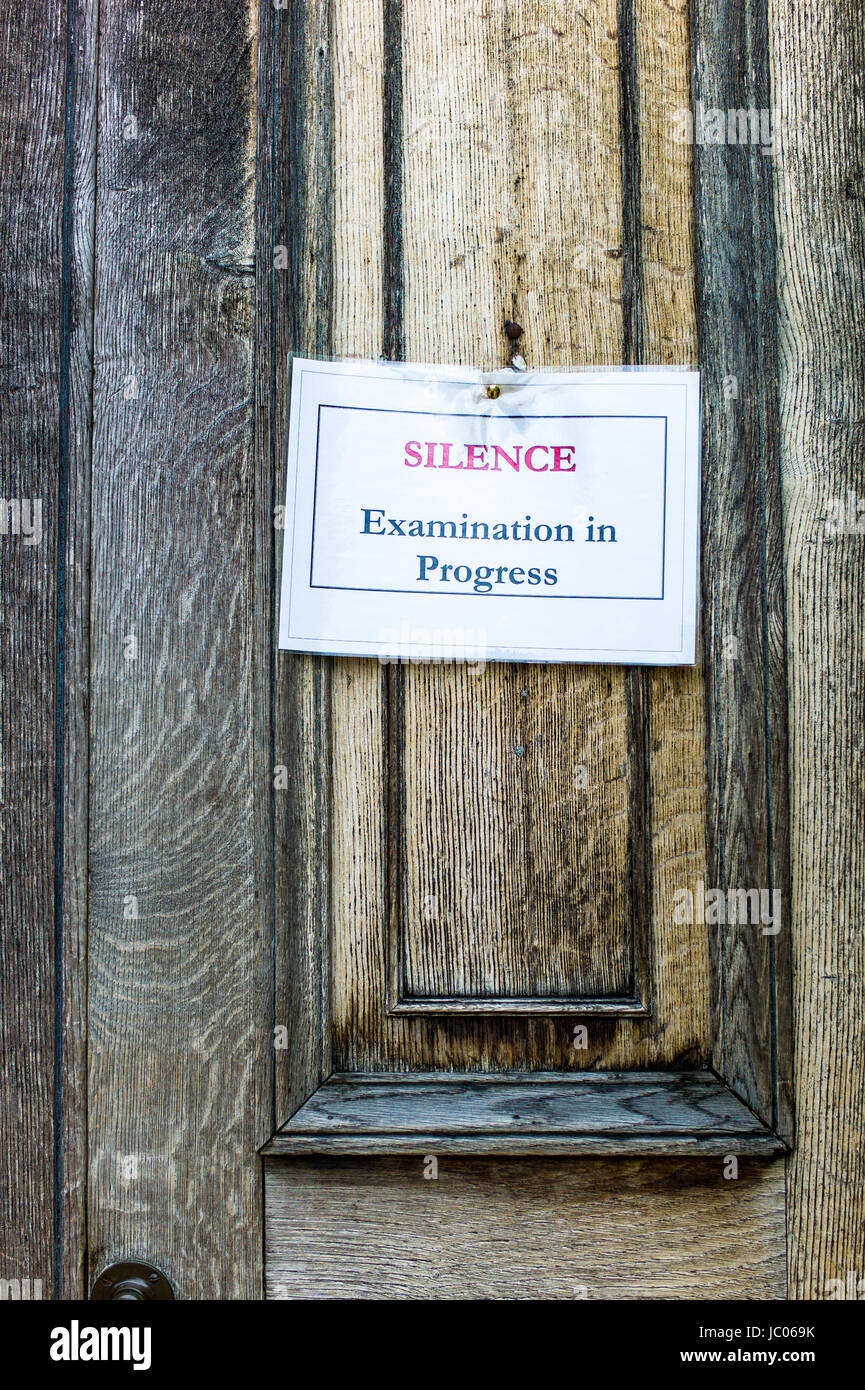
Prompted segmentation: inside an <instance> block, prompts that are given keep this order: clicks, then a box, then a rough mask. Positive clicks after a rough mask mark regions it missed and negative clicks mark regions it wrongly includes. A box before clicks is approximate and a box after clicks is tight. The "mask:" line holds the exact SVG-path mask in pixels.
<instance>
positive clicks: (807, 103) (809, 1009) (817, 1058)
mask: <svg viewBox="0 0 865 1390" xmlns="http://www.w3.org/2000/svg"><path fill="white" fill-rule="evenodd" d="M771 13H772V27H771V36H772V77H773V84H774V86H773V101H774V103H775V106H776V122H775V128H776V131H777V138H778V144H779V153H778V156H777V157H776V159H775V160H774V161H773V162H774V173H775V190H776V220H777V230H778V283H779V290H780V323H781V354H780V355H781V410H782V414H781V419H782V456H783V477H784V504H785V513H786V587H787V615H788V644H787V650H788V662H789V666H788V671H789V683H790V729H791V740H792V756H791V838H792V861H793V903H792V928H793V934H794V959H795V976H794V979H795V993H794V1012H795V1019H796V1033H795V1037H796V1053H795V1077H796V1116H797V1125H796V1131H797V1140H796V1147H795V1150H794V1152H793V1156H792V1158H791V1159H790V1163H789V1243H790V1257H789V1262H790V1297H792V1298H806V1299H818V1298H827V1297H837V1296H838V1290H837V1288H836V1287H835V1286H833V1285H832V1283H831V1282H830V1281H832V1280H840V1281H841V1286H842V1291H841V1296H843V1297H847V1298H851V1297H853V1298H855V1297H856V1296H857V1293H856V1291H855V1289H856V1285H857V1283H858V1281H859V1280H861V1278H862V1277H863V1274H865V1235H863V1232H865V1145H863V1134H862V1115H863V1111H865V1071H863V1022H862V1020H863V1018H865V939H863V934H862V900H863V895H865V837H863V833H862V826H863V822H865V776H863V763H862V747H863V744H862V730H863V727H865V700H863V689H865V679H863V678H865V628H863V619H862V615H863V608H865V562H863V547H865V537H863V535H862V532H861V529H860V530H859V531H858V532H857V530H856V527H857V525H858V526H859V527H860V528H862V527H863V522H862V521H861V519H860V518H861V516H862V515H863V514H865V451H863V431H862V420H863V417H865V338H863V319H865V305H863V284H865V224H863V198H865V185H863V179H862V169H861V160H860V158H859V155H860V152H861V150H862V146H863V140H865V108H863V102H862V92H861V78H862V72H863V69H865V28H863V11H862V6H861V4H858V3H846V2H845V0H831V3H828V4H826V5H823V6H821V7H820V8H819V9H816V8H814V7H812V6H809V5H807V4H805V3H802V0H799V3H796V4H794V5H792V6H780V5H777V4H775V5H772V6H771ZM857 161H858V162H857ZM851 1274H852V1287H853V1292H851ZM858 1296H859V1297H861V1293H860V1294H859V1295H858Z"/></svg>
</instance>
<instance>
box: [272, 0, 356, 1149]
mask: <svg viewBox="0 0 865 1390" xmlns="http://www.w3.org/2000/svg"><path fill="white" fill-rule="evenodd" d="M331 10H332V7H331V5H330V4H329V2H328V0H310V3H297V4H292V5H291V6H290V7H289V8H287V9H284V10H282V9H280V10H277V9H272V10H271V9H268V7H266V6H263V7H262V11H261V15H262V26H263V27H262V32H261V52H260V60H259V73H260V83H259V100H260V103H261V105H262V108H263V109H262V112H261V116H260V125H259V141H258V144H259V158H260V160H261V161H262V162H261V165H260V177H259V181H258V184H257V191H256V203H257V225H258V242H257V244H258V251H259V272H258V286H257V288H258V294H257V319H256V336H257V350H258V355H259V364H258V366H259V370H258V382H259V386H258V393H259V394H258V410H257V459H258V463H257V476H258V479H259V481H258V487H259V490H260V492H263V493H264V495H265V496H266V495H267V490H268V488H269V487H270V486H271V485H272V486H273V489H274V490H273V492H272V493H271V495H270V510H271V514H272V515H273V514H274V509H275V508H276V507H277V506H279V504H280V503H281V502H282V501H283V500H284V498H285V458H286V447H287V434H286V427H287V402H288V389H289V380H290V363H291V355H292V353H300V354H305V355H307V356H314V357H315V356H319V357H329V356H331V354H332V351H333V324H334V314H335V305H336V303H337V302H338V292H337V291H336V290H335V287H334V245H335V228H334V201H333V196H334V195H333V187H334V179H333V166H334V140H335V109H334V102H333V66H334V55H333V49H332V43H333V30H332V14H331ZM259 518H260V525H261V526H262V528H264V527H267V526H268V522H267V516H266V514H265V515H264V516H262V512H261V508H259ZM260 535H261V540H262V544H263V545H266V547H267V552H268V555H269V556H270V567H269V572H268V574H267V575H262V580H263V583H262V585H261V587H260V588H259V589H258V591H257V594H256V609H257V614H258V617H257V623H256V626H257V631H258V642H259V647H258V652H259V661H260V662H261V664H262V677H263V679H268V678H269V681H270V688H268V689H265V686H264V684H263V679H260V680H259V682H258V687H257V688H258V691H259V694H260V698H259V701H258V703H257V706H256V719H257V720H258V721H259V727H261V728H262V730H263V732H262V734H261V735H260V741H261V740H262V739H263V740H264V742H263V746H266V747H267V748H268V749H269V754H268V756H267V759H266V761H261V760H260V761H259V764H258V765H259V768H260V769H261V776H262V781H261V782H260V783H259V786H260V790H261V793H262V795H264V794H266V795H267V797H268V798H269V799H270V802H271V805H272V812H271V819H270V821H269V822H268V823H267V825H266V826H265V833H266V834H267V835H268V838H266V839H264V840H263V841H259V844H260V847H261V854H260V858H259V873H260V875H261V877H260V879H259V885H260V886H259V896H260V897H262V896H263V897H266V898H268V899H269V901H270V902H271V903H272V908H271V910H270V913H269V916H268V918H267V921H266V924H265V925H269V924H270V923H273V924H275V926H274V928H273V930H274V933H275V934H274V936H273V937H271V938H270V940H271V941H273V943H274V964H273V968H274V1012H273V1018H272V1024H273V1026H274V1027H275V1028H277V1029H280V1030H282V1032H281V1034H280V1035H279V1036H280V1038H281V1039H282V1038H283V1037H284V1039H285V1040H284V1041H282V1042H281V1045H280V1046H279V1047H278V1048H277V1050H276V1052H275V1058H274V1092H273V1095H274V1110H273V1114H274V1123H278V1121H279V1118H280V1116H282V1115H284V1114H286V1113H290V1112H291V1110H292V1109H294V1108H295V1107H296V1106H297V1105H298V1104H299V1103H300V1101H301V1100H302V1099H303V1098H304V1097H305V1096H306V1095H307V1094H308V1093H309V1090H310V1088H311V1087H313V1086H316V1085H318V1084H319V1082H320V1081H321V1080H322V1079H323V1078H324V1077H325V1076H326V1075H327V1073H328V1072H329V1070H330V1035H329V1030H328V1028H327V1026H326V1024H325V1022H324V1020H325V1019H326V1017H327V1014H328V1008H329V1005H328V991H329V981H330V960H329V938H330V914H331V895H332V891H333V888H332V883H331V878H330V875H329V873H328V872H327V870H326V867H325V866H326V865H327V861H328V855H329V839H330V824H331V806H332V788H331V775H330V765H331V737H332V735H331V694H330V690H331V680H332V669H333V663H332V662H331V661H330V659H328V658H319V657H305V656H298V657H287V656H286V655H285V654H284V653H276V654H274V650H275V647H276V643H277V599H276V595H277V593H278V585H277V583H276V576H277V574H278V560H279V559H280V558H281V541H282V531H281V530H277V529H275V528H274V527H272V526H270V527H268V529H267V531H265V530H264V529H262V531H261V532H260ZM277 541H278V542H279V557H278V556H277V554H276V543H277ZM265 643H266V645H265ZM264 778H267V780H266V781H264V780H263V779H264ZM265 788H267V791H266V793H265ZM271 825H272V834H270V833H269V827H270V826H271ZM268 1041H269V1042H272V1038H271V1039H268ZM264 1137H265V1136H262V1138H264Z"/></svg>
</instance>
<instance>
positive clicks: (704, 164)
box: [691, 0, 792, 1136]
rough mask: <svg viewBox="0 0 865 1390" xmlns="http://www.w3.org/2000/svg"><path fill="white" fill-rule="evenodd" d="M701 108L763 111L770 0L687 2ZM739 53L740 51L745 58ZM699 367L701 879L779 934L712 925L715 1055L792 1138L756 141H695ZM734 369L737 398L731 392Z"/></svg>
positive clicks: (773, 356)
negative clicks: (767, 915) (775, 923)
mask: <svg viewBox="0 0 865 1390" xmlns="http://www.w3.org/2000/svg"><path fill="white" fill-rule="evenodd" d="M691 13H692V35H691V37H692V45H693V52H694V55H695V66H694V101H695V102H697V101H700V102H702V103H703V105H704V107H706V108H720V109H721V110H723V111H724V112H725V113H726V112H727V111H729V110H736V109H739V108H743V107H744V108H750V109H752V110H757V111H759V110H762V109H768V108H769V106H770V96H769V48H768V30H767V17H766V0H744V2H742V0H735V3H733V0H725V3H723V4H720V5H719V4H717V3H716V0H693V3H692V8H691ZM746 55H747V60H746ZM694 171H695V205H696V223H697V243H696V244H697V285H698V298H697V303H698V316H699V334H700V364H701V368H702V371H703V441H704V443H703V528H702V545H703V562H702V569H703V641H704V648H705V654H706V674H707V684H706V699H707V708H706V726H707V730H708V734H709V739H708V749H707V767H708V779H709V796H708V805H709V851H708V865H707V873H708V878H707V882H708V883H709V884H710V885H712V886H717V887H720V888H722V889H723V890H724V891H726V890H727V889H728V888H759V889H767V890H768V891H770V892H774V893H775V894H776V895H777V900H778V901H780V904H781V914H780V915H781V921H782V930H781V933H780V934H779V936H778V937H777V938H775V937H772V936H769V935H764V934H762V933H761V932H760V931H755V930H754V929H753V928H751V927H744V928H742V927H731V926H729V925H728V926H727V927H723V928H715V929H710V939H711V946H712V951H713V960H714V1028H713V1031H714V1035H715V1037H714V1042H713V1063H714V1065H715V1067H716V1068H717V1069H718V1070H719V1071H720V1072H722V1073H723V1074H724V1075H725V1076H726V1077H727V1079H728V1080H729V1082H730V1085H731V1086H733V1087H734V1089H735V1090H737V1091H738V1092H739V1094H740V1095H741V1096H742V1097H743V1098H744V1099H745V1100H746V1101H747V1102H748V1104H749V1105H751V1106H752V1107H753V1108H754V1109H755V1110H756V1111H757V1113H758V1114H760V1115H761V1116H762V1117H763V1118H764V1119H765V1120H766V1121H767V1123H769V1124H772V1125H773V1126H775V1127H777V1129H778V1131H779V1132H780V1133H781V1134H783V1135H785V1136H789V1135H790V1133H791V1125H792V1115H791V1093H790V1047H789V1022H790V1014H789V1010H790V981H789V965H790V954H789V943H790V876H789V859H788V837H787V801H788V787H787V763H786V730H787V704H786V684H785V676H784V653H785V631H784V629H785V618H784V599H783V586H782V569H781V541H782V533H781V494H780V456H779V442H778V441H779V423H778V358H777V332H778V330H777V303H776V289H775V231H774V221H773V204H772V180H771V161H770V160H769V159H768V158H767V156H766V154H764V153H763V151H762V150H761V149H760V147H759V146H758V145H743V144H730V143H724V144H706V143H702V144H697V145H695V146H694ZM732 378H734V379H735V382H736V386H737V391H738V394H737V395H736V396H734V397H728V396H726V395H725V385H726V384H727V383H728V382H729V380H730V379H732Z"/></svg>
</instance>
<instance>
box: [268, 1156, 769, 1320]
mask: <svg viewBox="0 0 865 1390" xmlns="http://www.w3.org/2000/svg"><path fill="white" fill-rule="evenodd" d="M423 1174H424V1160H423V1159H422V1158H420V1157H418V1158H414V1159H409V1158H403V1159H382V1158H373V1159H353V1160H348V1161H347V1160H344V1159H343V1160H339V1159H327V1158H320V1159H304V1160H290V1161H281V1162H277V1161H270V1162H267V1163H266V1164H265V1183H266V1211H267V1221H266V1231H265V1234H266V1253H265V1260H266V1266H267V1296H268V1297H269V1298H287V1299H294V1298H328V1299H329V1298H335V1299H337V1298H363V1299H404V1298H405V1299H409V1298H421V1299H488V1298H490V1299H492V1298H495V1299H499V1298H506V1299H531V1298H534V1299H573V1298H577V1299H583V1298H586V1299H594V1298H615V1299H633V1298H640V1299H644V1298H680V1299H718V1298H736V1299H749V1298H758V1299H766V1298H783V1297H784V1193H783V1172H782V1168H781V1166H780V1165H778V1164H775V1165H771V1164H770V1165H767V1164H761V1163H759V1162H756V1163H755V1162H753V1161H751V1162H747V1161H746V1162H743V1163H742V1164H740V1167H739V1177H738V1179H736V1180H735V1181H725V1180H724V1178H723V1176H722V1164H721V1162H720V1161H719V1160H713V1161H708V1160H701V1161H695V1160H689V1161H681V1160H669V1159H658V1158H653V1159H649V1160H645V1161H643V1162H639V1161H633V1160H632V1161H623V1160H616V1159H609V1158H605V1159H580V1160H576V1161H570V1162H568V1163H562V1162H560V1161H556V1160H553V1159H550V1160H546V1161H545V1160H537V1159H524V1158H520V1159H510V1160H508V1159H498V1160H495V1159H452V1158H446V1159H442V1160H441V1161H440V1162H439V1165H438V1178H437V1179H435V1180H430V1181H426V1180H425V1179H424V1176H423Z"/></svg>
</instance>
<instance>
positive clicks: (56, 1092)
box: [0, 4, 93, 1298]
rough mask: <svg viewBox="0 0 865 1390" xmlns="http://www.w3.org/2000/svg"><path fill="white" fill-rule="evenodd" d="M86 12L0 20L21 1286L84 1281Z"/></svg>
mask: <svg viewBox="0 0 865 1390" xmlns="http://www.w3.org/2000/svg"><path fill="white" fill-rule="evenodd" d="M92 19H93V11H92V7H91V6H89V5H87V4H82V5H80V6H78V7H72V8H71V9H67V8H66V7H59V8H55V9H54V10H52V11H51V12H50V13H44V12H43V11H41V10H38V11H37V9H36V7H35V6H32V5H25V6H16V7H15V8H14V9H11V10H6V11H4V14H3V18H2V21H0V25H2V37H0V171H2V172H0V203H2V215H0V221H2V224H3V227H4V233H5V236H4V255H3V258H2V265H0V301H2V304H3V338H4V348H3V367H2V370H0V499H2V502H0V506H2V516H0V528H2V529H0V587H2V602H3V623H2V632H0V666H2V670H3V683H4V691H3V700H2V702H0V810H2V815H0V858H2V865H3V872H2V879H0V915H2V932H0V981H2V1004H3V1007H2V1009H0V1052H2V1055H3V1058H4V1084H3V1087H2V1093H0V1105H2V1111H0V1243H2V1245H0V1278H2V1279H4V1280H7V1279H8V1280H20V1281H28V1282H26V1283H25V1284H24V1285H23V1290H24V1291H23V1293H22V1296H23V1297H28V1296H29V1297H34V1298H38V1297H43V1298H49V1297H52V1296H53V1297H64V1296H65V1297H80V1296H81V1294H82V1292H83V1251H84V1246H85V1235H84V1229H83V1218H84V1173H83V1167H82V1161H83V1152H84V1143H85V1134H84V1127H83V1119H82V1116H83V1094H82V1084H83V1081H84V1070H83V1057H84V1047H85V1030H84V1024H83V1018H82V1009H81V999H82V991H83V986H84V976H83V959H82V957H83V949H84V946H83V934H84V923H85V886H86V814H85V810H86V737H85V730H84V709H85V705H84V697H85V689H86V648H85V652H84V655H83V657H82V656H81V654H80V647H79V643H80V639H81V636H82V631H86V592H85V591H86V557H87V552H88V536H87V496H86V479H87V471H88V465H89V452H88V421H89V365H88V364H89V296H90V274H91V264H90V257H89V254H88V253H89V242H88V232H89V221H90V216H89V193H88V186H87V184H88V178H87V170H88V164H89V147H90V132H91V129H92V126H91V120H92V99H93V95H92V88H91V77H92V37H93V25H92ZM20 1287H22V1286H19V1288H20Z"/></svg>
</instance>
